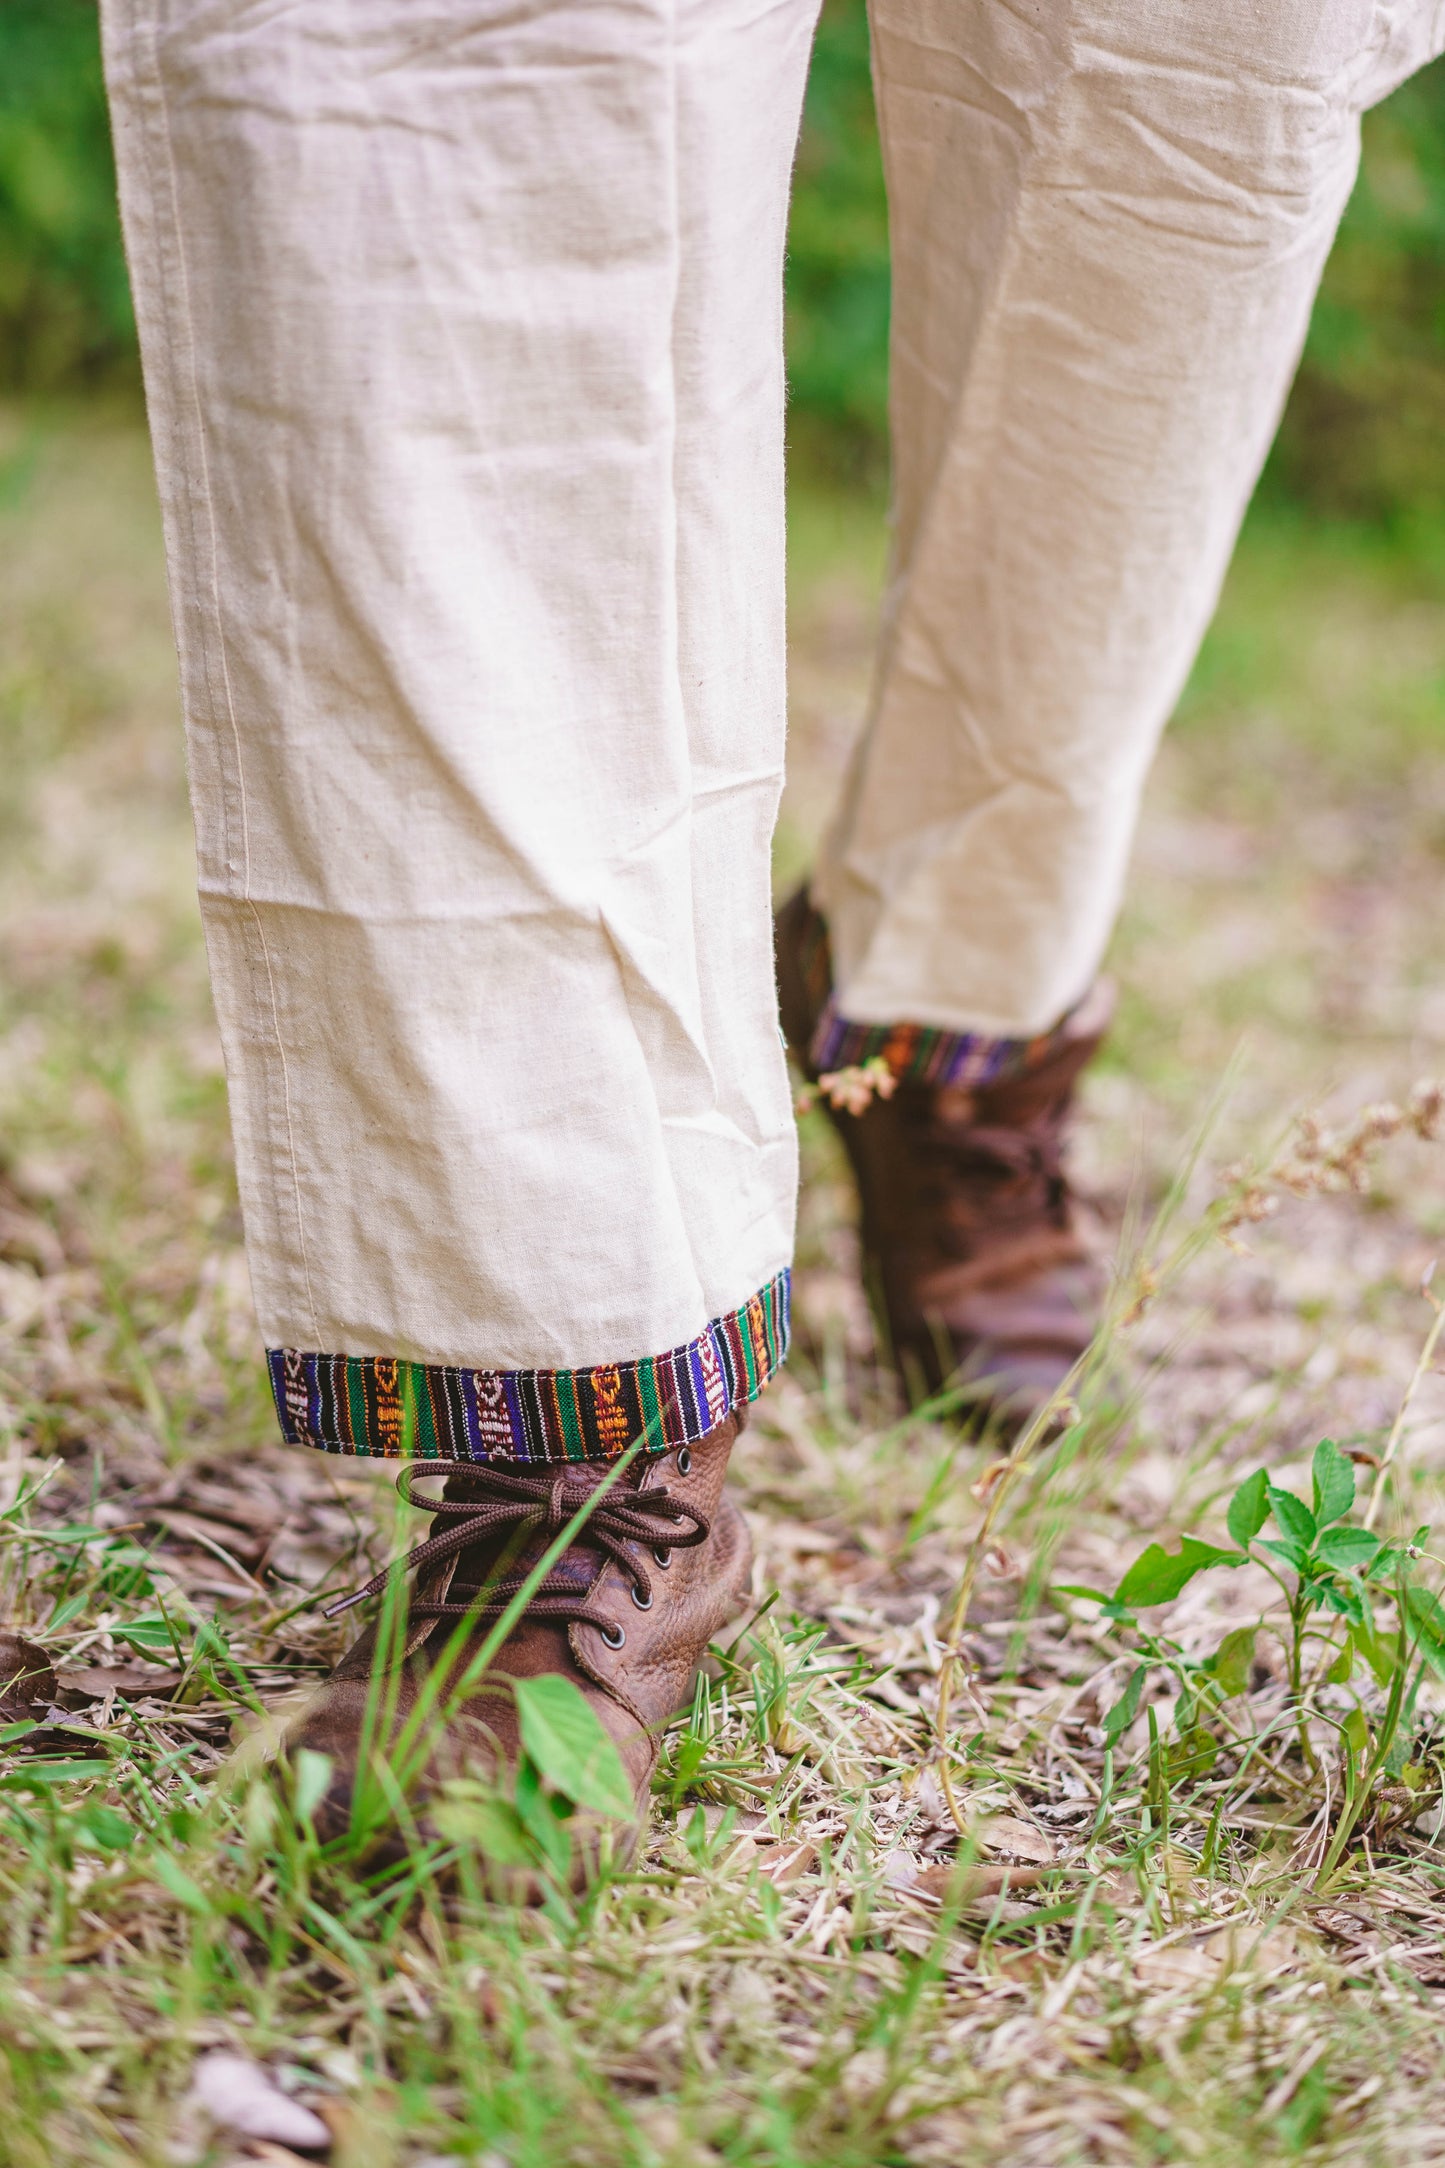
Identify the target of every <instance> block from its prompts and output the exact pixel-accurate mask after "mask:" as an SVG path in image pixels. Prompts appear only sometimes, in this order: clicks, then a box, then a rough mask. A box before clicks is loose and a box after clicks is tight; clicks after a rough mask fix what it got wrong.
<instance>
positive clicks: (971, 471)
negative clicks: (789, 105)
mask: <svg viewBox="0 0 1445 2168" xmlns="http://www.w3.org/2000/svg"><path fill="white" fill-rule="evenodd" d="M873 35H874V74H875V81H876V84H877V90H878V103H879V115H880V121H881V126H882V136H883V150H884V163H885V168H886V172H887V179H888V192H889V218H890V226H891V235H892V251H893V331H892V382H891V403H892V425H893V474H894V533H893V562H892V570H891V577H890V580H889V585H888V594H887V603H886V611H885V624H884V632H883V639H882V645H881V652H880V660H879V666H878V672H877V680H876V686H875V691H874V697H873V703H872V709H871V713H870V716H869V720H868V726H867V729H866V731H865V733H864V736H863V739H862V741H861V744H860V746H859V748H858V752H857V755H856V758H855V761H854V764H853V768H852V773H851V775H850V777H849V780H848V785H847V788H846V791H845V793H844V797H843V803H842V807H841V810H840V813H839V816H838V819H837V820H836V822H835V824H834V826H833V829H832V832H831V835H830V838H829V841H828V845H827V848H826V850H825V853H824V858H823V862H822V865H821V867H820V869H819V872H818V875H817V877H816V879H815V881H814V884H813V893H814V896H815V899H816V900H817V901H818V903H819V904H820V905H821V907H822V909H823V910H824V912H825V914H826V916H827V919H828V923H829V928H830V932H831V936H832V943H833V955H834V964H835V969H836V974H837V978H836V987H837V1000H838V1007H839V1009H840V1010H841V1012H842V1014H843V1015H844V1016H846V1017H847V1018H849V1019H851V1020H853V1021H855V1022H869V1023H879V1024H885V1023H892V1022H896V1021H899V1020H903V1019H906V1020H907V1021H909V1022H911V1023H914V1024H918V1025H932V1026H936V1027H940V1028H942V1029H946V1030H952V1031H975V1032H985V1033H995V1034H998V1035H1002V1036H1007V1037H1022V1038H1028V1037H1031V1036H1032V1035H1034V1034H1035V1033H1037V1032H1041V1031H1044V1030H1046V1029H1048V1028H1049V1027H1050V1026H1051V1025H1053V1024H1054V1023H1055V1022H1056V1021H1057V1019H1058V1018H1059V1017H1060V1016H1061V1015H1062V1014H1063V1013H1064V1012H1065V1011H1066V1010H1067V1009H1068V1008H1069V1007H1070V1006H1071V1004H1073V1003H1074V1002H1076V1001H1077V1000H1078V999H1079V998H1080V996H1081V995H1082V994H1083V992H1084V991H1085V989H1086V988H1087V987H1088V985H1089V984H1090V982H1091V980H1092V979H1093V977H1094V975H1095V973H1096V972H1097V970H1098V967H1099V963H1100V959H1101V957H1102V955H1103V952H1104V948H1105V945H1106V943H1107V941H1108V938H1109V934H1110V931H1111V929H1112V927H1113V923H1114V918H1115V915H1116V912H1117V910H1118V905H1119V899H1120V894H1121V891H1122V887H1123V883H1124V876H1125V872H1126V869H1127V863H1128V856H1129V849H1130V845H1131V842H1132V838H1133V833H1134V825H1135V818H1136V814H1137V810H1138V804H1139V796H1140V791H1141V789H1142V786H1143V783H1144V779H1145V776H1146V774H1147V772H1148V768H1149V763H1150V759H1151V757H1152V755H1153V752H1154V749H1155V744H1156V741H1157V738H1158V735H1159V732H1160V729H1161V728H1162V726H1163V724H1164V722H1165V721H1166V719H1167V717H1168V715H1169V712H1170V710H1171V708H1172V707H1173V705H1174V703H1175V701H1176V700H1177V698H1178V696H1179V692H1180V689H1181V687H1182V685H1183V682H1184V679H1185V676H1186V674H1187V672H1188V670H1189V666H1190V664H1191V662H1192V661H1193V658H1194V654H1195V651H1196V648H1197V646H1198V644H1199V640H1200V637H1201V635H1202V634H1203V631H1204V628H1205V625H1206V624H1207V622H1208V620H1209V617H1210V615H1211V613H1212V611H1213V609H1214V605H1215V601H1216V599H1217V595H1218V591H1219V586H1220V582H1221V580H1222V578H1223V575H1224V570H1225V567H1226V565H1227V563H1228V560H1229V555H1230V551H1231V549H1232V547H1233V544H1234V540H1235V536H1236V534H1237V533H1238V529H1239V524H1240V520H1241V518H1242V516H1243V512H1244V508H1245V505H1246V503H1247V501H1248V498H1249V495H1250V492H1251V490H1252V488H1253V486H1254V483H1255V479H1256V477H1257V475H1258V472H1259V469H1260V466H1261V464H1262V462H1263V459H1264V456H1265V453H1266V451H1267V449H1268V447H1269V443H1270V439H1271V438H1272V436H1273V435H1274V431H1275V428H1276V425H1277V422H1278V419H1279V414H1280V410H1281V408H1282V406H1283V403H1284V398H1285V394H1286V392H1287V390H1288V388H1289V383H1290V379H1291V377H1292V375H1293V373H1294V369H1295V365H1296V362H1297V360H1298V356H1299V351H1300V347H1301V344H1302V342H1303V339H1304V334H1305V328H1306V325H1307V323H1308V320H1309V312H1310V305H1311V302H1312V301H1313V299H1314V294H1315V290H1316V287H1317V285H1318V282H1319V277H1320V272H1321V270H1322V268H1323V265H1324V261H1325V257H1326V255H1327V253H1328V250H1329V247H1330V243H1331V241H1332V239H1333V237H1334V233H1335V229H1336V226H1337V224H1338V222H1339V218H1340V213H1341V212H1342V210H1343V208H1344V205H1345V201H1346V198H1347V197H1348V195H1349V192H1350V188H1351V184H1352V182H1353V180H1354V176H1355V169H1356V164H1357V159H1358V153H1359V116H1360V112H1361V109H1362V108H1363V107H1364V106H1366V105H1368V104H1370V103H1371V102H1372V101H1373V100H1375V99H1377V98H1379V97H1381V96H1383V94H1384V93H1385V91H1387V90H1389V89H1391V88H1393V87H1394V85H1395V84H1396V83H1397V82H1398V81H1399V80H1400V79H1401V78H1402V77H1403V76H1405V75H1407V74H1408V73H1409V72H1410V71H1411V69H1412V68H1414V67H1417V66H1419V65H1420V64H1421V63H1422V62H1423V61H1424V60H1426V59H1428V58H1429V57H1430V56H1431V55H1432V54H1434V53H1437V52H1439V51H1440V49H1441V47H1442V45H1445V7H1442V5H1441V0H1398V4H1383V5H1382V4H1378V0H1265V4H1261V0H1210V4H1209V5H1208V6H1185V5H1181V4H1179V0H1049V5H1048V6H1046V7H1022V6H1018V5H1010V4H1000V0H873Z"/></svg>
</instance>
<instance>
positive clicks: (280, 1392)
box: [266, 1272, 789, 1461]
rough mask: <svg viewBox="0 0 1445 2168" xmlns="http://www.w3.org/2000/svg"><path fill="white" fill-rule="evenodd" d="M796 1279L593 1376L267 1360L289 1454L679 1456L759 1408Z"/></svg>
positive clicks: (295, 1357) (291, 1352)
mask: <svg viewBox="0 0 1445 2168" xmlns="http://www.w3.org/2000/svg"><path fill="white" fill-rule="evenodd" d="M788 1296H789V1275H788V1274H787V1272H780V1273H779V1274H778V1276H777V1278H776V1279H775V1280H770V1281H769V1282H768V1284H767V1286H766V1287H765V1288H764V1289H763V1290H762V1292H761V1294H757V1295H754V1296H753V1297H752V1298H751V1300H750V1301H748V1302H745V1303H744V1304H743V1306H742V1308H741V1309H740V1310H733V1311H730V1312H729V1314H728V1315H727V1316H726V1317H717V1318H714V1319H713V1321H712V1323H711V1324H710V1325H709V1326H708V1327H707V1328H706V1329H705V1330H704V1331H703V1332H700V1333H699V1334H698V1336H697V1338H696V1339H695V1340H689V1341H688V1342H687V1343H686V1345H685V1346H683V1347H675V1348H670V1349H669V1350H668V1352H667V1353H666V1354H665V1355H647V1356H644V1357H643V1358H642V1359H641V1360H640V1361H638V1362H627V1363H599V1364H597V1365H596V1366H595V1367H594V1368H592V1369H590V1370H460V1369H454V1368H453V1367H452V1365H451V1364H449V1363H413V1362H392V1361H390V1360H388V1359H387V1358H386V1357H385V1356H381V1355H304V1354H299V1353H298V1352H297V1351H296V1350H295V1349H294V1348H269V1349H268V1350H267V1355H266V1360H267V1363H268V1365H269V1367H270V1371H271V1390H272V1392H273V1393H274V1394H275V1396H276V1412H277V1414H278V1415H279V1416H280V1418H281V1429H282V1431H283V1433H284V1435H285V1437H286V1440H287V1442H288V1444H291V1445H315V1446H319V1447H320V1448H321V1450H322V1451H323V1452H326V1453H356V1454H360V1455H362V1456H364V1457H366V1458H379V1459H384V1460H410V1459H415V1460H447V1459H454V1460H508V1461H528V1460H610V1459H612V1458H613V1457H614V1456H615V1455H616V1454H618V1453H621V1452H623V1451H625V1450H626V1448H627V1447H628V1446H630V1445H633V1444H635V1443H636V1442H637V1440H638V1439H639V1438H640V1439H641V1440H642V1441H643V1446H644V1450H645V1451H647V1452H649V1453H667V1452H671V1451H672V1450H673V1449H674V1448H675V1447H676V1446H679V1445H691V1444H694V1443H696V1441H697V1440H698V1439H699V1438H705V1437H706V1436H707V1434H708V1432H709V1431H710V1430H715V1429H716V1428H717V1425H718V1424H719V1423H721V1422H722V1421H723V1420H724V1419H725V1418H726V1417H727V1416H728V1415H730V1414H731V1413H732V1411H733V1409H734V1408H736V1407H739V1406H741V1405H742V1403H743V1402H744V1401H748V1400H755V1399H756V1398H757V1396H758V1394H759V1393H760V1392H761V1391H762V1389H763V1387H764V1386H765V1385H766V1384H767V1382H768V1380H769V1378H771V1377H772V1376H773V1375H774V1373H775V1372H776V1371H777V1370H778V1369H779V1368H780V1367H781V1365H782V1363H783V1361H784V1359H785V1357H786V1355H787V1352H788Z"/></svg>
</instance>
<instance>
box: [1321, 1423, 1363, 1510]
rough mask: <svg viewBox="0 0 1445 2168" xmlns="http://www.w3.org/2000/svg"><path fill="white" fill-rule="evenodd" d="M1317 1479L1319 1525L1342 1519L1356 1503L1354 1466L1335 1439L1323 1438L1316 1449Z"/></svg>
mask: <svg viewBox="0 0 1445 2168" xmlns="http://www.w3.org/2000/svg"><path fill="white" fill-rule="evenodd" d="M1314 1479H1315V1521H1316V1523H1317V1524H1318V1526H1319V1527H1321V1528H1323V1527H1325V1526H1326V1525H1327V1524H1328V1523H1329V1522H1330V1521H1341V1520H1343V1519H1344V1517H1345V1515H1346V1514H1347V1513H1348V1512H1349V1510H1350V1507H1351V1506H1352V1505H1353V1504H1354V1502H1355V1464H1354V1462H1353V1461H1352V1460H1351V1459H1350V1457H1349V1455H1348V1454H1347V1453H1342V1452H1341V1451H1340V1449H1339V1447H1338V1446H1337V1445H1336V1444H1335V1441H1334V1439H1333V1438H1321V1440H1320V1442H1319V1444H1318V1445H1317V1446H1316V1447H1315V1458H1314Z"/></svg>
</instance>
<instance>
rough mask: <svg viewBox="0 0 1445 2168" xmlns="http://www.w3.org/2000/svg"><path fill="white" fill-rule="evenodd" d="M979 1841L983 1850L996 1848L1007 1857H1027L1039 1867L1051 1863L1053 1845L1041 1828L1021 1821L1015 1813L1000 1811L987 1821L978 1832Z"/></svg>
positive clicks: (994, 1849) (991, 1850) (997, 1851)
mask: <svg viewBox="0 0 1445 2168" xmlns="http://www.w3.org/2000/svg"><path fill="white" fill-rule="evenodd" d="M979 1842H980V1844H981V1845H982V1847H983V1849H984V1851H985V1852H996V1853H999V1854H1001V1855H1002V1856H1003V1857H1004V1858H1006V1859H1026V1860H1031V1861H1033V1862H1034V1863H1035V1864H1036V1865H1038V1866H1041V1867H1047V1866H1051V1865H1052V1864H1053V1861H1054V1856H1055V1855H1054V1847H1053V1844H1052V1842H1051V1840H1050V1839H1049V1838H1048V1837H1046V1836H1045V1835H1044V1833H1043V1831H1042V1830H1041V1829H1039V1828H1036V1827H1035V1825H1034V1824H1033V1823H1032V1822H1021V1821H1020V1820H1019V1819H1018V1817H1017V1816H1016V1815H1013V1814H999V1815H995V1816H994V1818H993V1820H992V1821H990V1822H986V1823H985V1824H984V1826H983V1828H982V1830H981V1831H980V1832H979Z"/></svg>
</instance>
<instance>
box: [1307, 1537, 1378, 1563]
mask: <svg viewBox="0 0 1445 2168" xmlns="http://www.w3.org/2000/svg"><path fill="white" fill-rule="evenodd" d="M1379 1548H1380V1539H1379V1537H1378V1536H1375V1535H1372V1534H1371V1533H1370V1531H1369V1529H1368V1528H1326V1529H1325V1530H1324V1532H1323V1533H1322V1535H1321V1536H1320V1539H1319V1542H1318V1543H1317V1544H1316V1545H1315V1557H1316V1558H1321V1559H1323V1560H1324V1562H1325V1564H1326V1565H1327V1566H1334V1567H1335V1568H1336V1569H1337V1571H1339V1572H1340V1573H1354V1572H1356V1571H1357V1570H1358V1568H1359V1567H1361V1566H1365V1565H1368V1564H1369V1562H1370V1560H1371V1559H1372V1558H1373V1557H1374V1555H1375V1553H1376V1551H1378V1550H1379Z"/></svg>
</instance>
